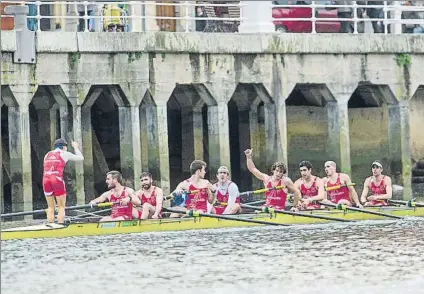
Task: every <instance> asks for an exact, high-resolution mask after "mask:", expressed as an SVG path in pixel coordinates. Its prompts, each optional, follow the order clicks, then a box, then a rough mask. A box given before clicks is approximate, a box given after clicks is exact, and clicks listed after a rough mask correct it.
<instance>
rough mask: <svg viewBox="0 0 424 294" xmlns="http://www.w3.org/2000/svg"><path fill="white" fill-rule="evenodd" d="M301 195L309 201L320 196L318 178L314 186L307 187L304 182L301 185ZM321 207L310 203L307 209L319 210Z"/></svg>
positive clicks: (313, 183) (315, 179)
mask: <svg viewBox="0 0 424 294" xmlns="http://www.w3.org/2000/svg"><path fill="white" fill-rule="evenodd" d="M300 194H301V195H302V198H303V199H308V198H311V197H315V196H317V195H318V187H317V177H315V178H314V181H313V182H312V185H311V186H310V187H306V185H305V182H304V181H303V180H302V184H301V185H300ZM320 207H321V205H320V204H318V203H312V202H311V203H309V204H308V206H307V207H306V208H307V209H318V208H320Z"/></svg>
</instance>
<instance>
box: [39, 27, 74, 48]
mask: <svg viewBox="0 0 424 294" xmlns="http://www.w3.org/2000/svg"><path fill="white" fill-rule="evenodd" d="M36 46H37V51H38V52H52V53H60V52H76V51H78V40H77V34H76V33H72V32H38V33H37V40H36Z"/></svg>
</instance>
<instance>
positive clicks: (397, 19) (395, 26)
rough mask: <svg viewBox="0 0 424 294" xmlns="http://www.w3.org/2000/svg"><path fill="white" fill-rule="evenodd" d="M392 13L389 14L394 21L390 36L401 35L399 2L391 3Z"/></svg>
mask: <svg viewBox="0 0 424 294" xmlns="http://www.w3.org/2000/svg"><path fill="white" fill-rule="evenodd" d="M393 6H394V11H393V13H391V15H390V16H391V17H390V18H392V19H394V24H392V26H391V32H392V34H402V24H401V20H402V9H401V8H400V2H399V1H394V2H393Z"/></svg>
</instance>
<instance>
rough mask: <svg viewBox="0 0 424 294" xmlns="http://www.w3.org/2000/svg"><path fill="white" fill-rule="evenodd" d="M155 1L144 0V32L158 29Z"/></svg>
mask: <svg viewBox="0 0 424 294" xmlns="http://www.w3.org/2000/svg"><path fill="white" fill-rule="evenodd" d="M155 4H156V1H144V15H145V16H146V18H144V19H143V21H144V28H145V31H146V32H157V31H159V26H158V20H157V19H154V18H153V17H156V5H155Z"/></svg>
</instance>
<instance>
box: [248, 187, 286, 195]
mask: <svg viewBox="0 0 424 294" xmlns="http://www.w3.org/2000/svg"><path fill="white" fill-rule="evenodd" d="M284 188H285V186H276V187H273V188H263V189H259V190H254V191H246V192H242V193H240V196H243V195H250V194H253V195H256V194H262V193H265V192H268V191H271V190H281V189H284Z"/></svg>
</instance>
